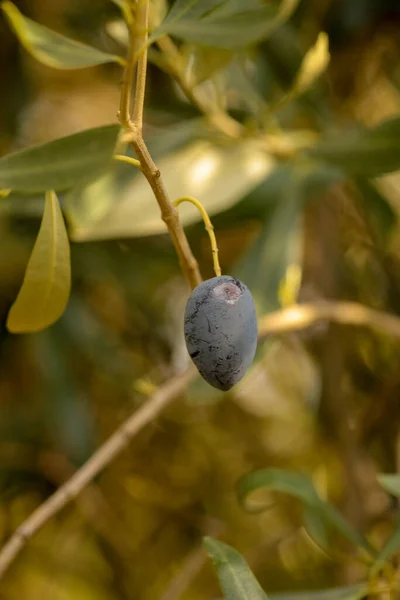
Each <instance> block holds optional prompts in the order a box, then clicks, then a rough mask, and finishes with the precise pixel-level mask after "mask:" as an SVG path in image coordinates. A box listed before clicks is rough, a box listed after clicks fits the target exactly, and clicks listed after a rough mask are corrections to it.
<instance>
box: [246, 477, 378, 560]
mask: <svg viewBox="0 0 400 600" xmlns="http://www.w3.org/2000/svg"><path fill="white" fill-rule="evenodd" d="M260 490H265V491H272V492H283V493H286V494H289V495H291V496H293V497H294V498H297V499H298V500H300V501H301V502H302V503H303V505H304V507H306V508H307V509H308V510H312V511H314V512H315V513H317V514H318V517H319V522H318V539H316V540H315V541H316V543H321V540H322V541H324V540H325V539H326V535H327V533H328V532H329V530H335V531H337V532H338V533H340V534H341V535H342V536H343V537H344V538H345V539H347V540H348V541H349V542H350V543H352V544H353V545H354V546H356V547H359V548H363V549H364V550H365V551H366V552H368V553H369V554H370V555H371V556H374V557H375V555H376V552H375V550H374V549H373V548H372V546H371V545H370V544H369V542H368V541H367V540H366V539H365V537H364V536H363V535H362V534H361V533H359V532H358V531H357V530H356V529H354V528H353V527H352V526H351V525H350V523H348V521H346V519H344V518H343V517H342V515H341V514H340V513H339V512H338V511H337V510H336V509H335V508H334V506H332V505H331V504H329V502H325V501H324V500H322V499H321V498H320V496H319V495H318V493H317V491H316V490H315V488H314V486H313V484H312V483H311V481H310V479H309V478H308V477H307V476H306V475H304V474H303V473H297V472H295V471H288V470H283V469H260V470H258V471H254V472H252V473H248V474H247V475H245V476H244V477H242V478H241V479H240V480H239V482H238V486H237V493H238V498H239V501H240V503H241V504H242V505H243V506H244V507H245V508H247V509H248V510H254V509H256V510H257V511H260V510H263V508H264V509H265V504H264V507H263V505H262V504H261V505H260V504H259V503H258V505H256V506H255V507H254V505H252V504H249V497H250V495H251V494H254V493H255V492H258V491H260ZM324 523H325V525H326V528H327V531H326V532H324V533H323V534H322V531H321V527H322V525H323V524H324ZM308 533H309V535H310V536H311V537H312V534H313V533H314V534H315V533H316V528H315V527H312V530H311V531H310V530H308Z"/></svg>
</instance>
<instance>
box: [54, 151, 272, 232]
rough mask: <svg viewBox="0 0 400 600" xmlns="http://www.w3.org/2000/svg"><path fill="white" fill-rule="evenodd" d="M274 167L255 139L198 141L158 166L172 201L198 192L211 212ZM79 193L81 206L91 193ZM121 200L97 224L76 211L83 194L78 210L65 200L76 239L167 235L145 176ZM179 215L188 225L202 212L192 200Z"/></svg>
mask: <svg viewBox="0 0 400 600" xmlns="http://www.w3.org/2000/svg"><path fill="white" fill-rule="evenodd" d="M274 165H275V163H274V161H273V160H272V159H271V157H270V156H268V155H267V154H266V153H265V152H264V151H263V150H262V149H261V148H260V146H259V145H258V143H257V142H256V141H250V140H249V141H243V142H242V143H241V144H232V145H229V146H227V145H224V146H217V145H215V144H213V143H212V142H210V141H205V140H197V141H195V142H192V143H191V144H189V145H186V146H185V147H184V148H181V149H179V150H178V151H175V152H172V153H171V154H168V155H167V156H165V158H163V159H161V160H160V161H159V162H158V165H157V166H158V167H159V169H160V171H161V173H162V176H163V180H164V183H165V185H166V188H167V190H168V192H169V195H170V197H171V199H175V198H178V197H179V196H187V195H192V194H193V192H195V194H196V197H197V199H198V200H200V202H201V203H202V204H203V205H204V206H205V208H206V209H207V211H208V212H209V214H210V215H213V214H216V213H218V212H222V211H223V210H227V209H228V208H230V207H232V206H233V205H234V204H236V203H237V202H239V200H241V199H242V198H243V196H245V195H246V194H247V193H249V192H250V191H251V190H252V189H254V188H255V187H256V186H257V185H259V184H260V183H261V181H263V179H264V178H265V177H266V176H267V175H268V174H269V173H270V171H271V170H272V169H273V168H274ZM124 167H125V169H126V171H127V172H128V173H130V172H132V167H129V166H127V165H124ZM135 175H136V174H135ZM92 189H93V188H92ZM79 193H80V199H81V202H82V203H83V204H85V203H86V202H89V200H90V197H93V195H92V194H91V193H90V191H89V193H87V191H85V190H81V191H80V192H79ZM118 198H119V200H118V203H114V204H113V206H112V208H111V210H110V212H109V214H107V215H106V216H105V217H104V219H103V220H101V221H96V222H95V221H94V219H92V218H91V217H90V214H88V217H87V219H85V218H83V215H84V213H85V210H84V209H83V210H78V211H76V208H77V207H78V206H79V197H77V196H76V195H74V199H73V205H74V207H75V209H74V208H73V207H72V206H71V203H70V200H69V198H67V206H66V209H67V212H68V215H70V210H71V209H72V211H73V215H72V214H71V215H70V216H72V217H73V221H74V223H73V230H72V232H71V236H72V239H74V240H75V241H87V240H95V239H97V240H100V239H112V238H121V237H140V236H148V235H158V234H163V233H166V227H165V225H164V223H163V222H162V220H161V218H160V209H159V206H158V204H157V202H156V200H155V198H154V195H153V192H152V190H151V189H150V187H149V185H148V183H147V181H146V180H145V179H144V177H141V176H133V179H131V180H130V181H129V182H128V184H127V185H125V186H123V187H122V188H121V189H120V192H119V195H118ZM133 199H134V201H132V200H133ZM98 202H99V203H101V204H102V203H103V200H102V199H101V198H100V197H98ZM104 204H105V202H104ZM86 212H87V211H86ZM78 213H79V214H78ZM179 214H180V215H181V218H182V223H183V225H184V226H187V225H189V224H192V223H196V222H198V221H200V220H201V215H200V214H199V212H198V211H197V210H196V208H195V207H194V206H192V205H191V204H189V203H185V204H183V205H182V207H180V208H179Z"/></svg>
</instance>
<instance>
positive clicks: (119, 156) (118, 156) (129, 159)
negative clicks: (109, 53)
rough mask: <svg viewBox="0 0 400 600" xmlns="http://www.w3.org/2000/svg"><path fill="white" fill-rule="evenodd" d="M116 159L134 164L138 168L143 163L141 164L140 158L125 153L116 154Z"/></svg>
mask: <svg viewBox="0 0 400 600" xmlns="http://www.w3.org/2000/svg"><path fill="white" fill-rule="evenodd" d="M114 160H118V161H119V162H124V163H127V164H128V165H133V166H134V167H137V168H138V169H141V168H142V165H141V164H140V160H137V158H132V157H131V156H125V155H124V154H115V155H114Z"/></svg>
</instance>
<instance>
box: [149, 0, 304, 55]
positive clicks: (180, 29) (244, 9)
mask: <svg viewBox="0 0 400 600" xmlns="http://www.w3.org/2000/svg"><path fill="white" fill-rule="evenodd" d="M298 2H299V0H282V1H281V2H280V3H277V2H274V3H269V4H268V5H266V4H265V3H263V2H262V1H261V0H247V1H246V3H244V2H242V1H241V0H240V1H238V0H207V1H204V0H202V2H195V0H187V1H185V0H182V1H180V0H178V2H176V3H175V4H174V6H173V7H172V9H171V10H170V12H169V13H168V15H167V16H166V18H165V20H164V21H163V23H162V24H161V25H160V26H159V27H158V28H157V29H156V30H155V31H154V32H153V33H152V35H151V36H150V40H149V43H152V42H154V41H155V40H157V39H158V38H159V37H161V36H163V35H166V34H170V35H173V36H175V37H177V38H180V39H183V40H186V41H189V42H193V43H196V44H201V45H205V46H213V47H217V48H225V49H236V48H243V47H246V46H249V45H251V44H255V43H257V42H259V41H261V40H262V39H265V38H266V37H268V36H269V35H271V34H272V33H273V32H274V31H275V30H276V29H277V28H278V27H279V26H280V25H282V24H283V23H284V22H285V21H286V20H287V19H289V17H290V16H291V15H292V13H293V12H294V10H295V8H296V6H297V4H298Z"/></svg>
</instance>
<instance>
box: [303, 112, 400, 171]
mask: <svg viewBox="0 0 400 600" xmlns="http://www.w3.org/2000/svg"><path fill="white" fill-rule="evenodd" d="M307 153H308V154H309V155H311V156H313V157H315V158H316V159H320V160H323V161H326V162H328V163H331V164H333V165H336V166H339V167H341V168H342V169H343V170H344V171H346V172H347V173H350V174H354V175H364V176H366V177H377V176H378V175H383V174H384V173H390V172H391V171H396V170H397V169H400V117H394V118H392V119H388V120H387V121H384V122H383V123H380V124H379V125H378V126H377V127H375V128H373V129H360V130H358V131H346V132H342V133H341V134H340V135H337V136H336V137H335V138H333V139H332V140H329V139H327V140H325V141H322V142H321V143H320V144H317V145H316V146H314V147H313V148H310V149H309V150H308V151H307Z"/></svg>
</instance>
